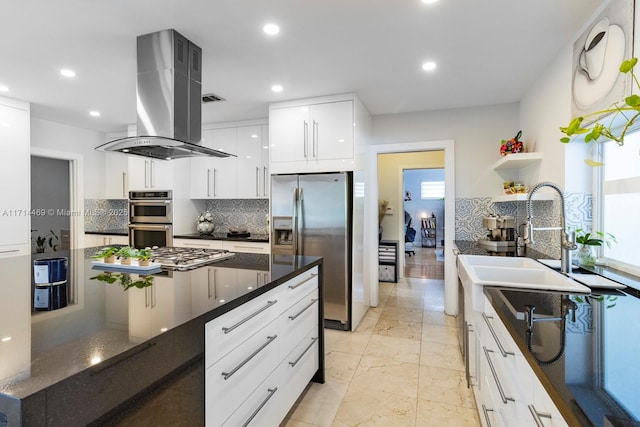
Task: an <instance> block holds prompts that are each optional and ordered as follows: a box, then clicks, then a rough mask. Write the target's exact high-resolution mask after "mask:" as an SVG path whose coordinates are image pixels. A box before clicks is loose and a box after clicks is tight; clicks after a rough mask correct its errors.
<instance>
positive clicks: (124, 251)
mask: <svg viewBox="0 0 640 427" xmlns="http://www.w3.org/2000/svg"><path fill="white" fill-rule="evenodd" d="M116 255H117V256H118V258H119V259H120V264H122V265H131V258H135V257H136V250H135V249H133V248H132V247H130V246H123V247H121V248H120V249H119V250H118V252H117V253H116Z"/></svg>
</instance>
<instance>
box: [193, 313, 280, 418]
mask: <svg viewBox="0 0 640 427" xmlns="http://www.w3.org/2000/svg"><path fill="white" fill-rule="evenodd" d="M277 365H278V322H277V321H275V320H274V321H272V322H271V323H269V324H268V325H267V326H265V327H264V328H262V329H261V330H260V331H258V332H257V333H256V334H255V335H253V336H252V337H251V338H249V339H248V340H246V341H245V342H243V343H242V344H241V345H240V346H238V347H237V348H236V349H235V350H233V351H232V352H231V353H229V354H227V355H226V356H224V357H223V358H222V359H220V360H219V361H217V362H216V363H214V364H213V365H212V366H210V367H209V368H207V369H206V372H205V384H206V386H205V417H206V424H207V426H217V425H221V424H222V423H223V422H224V420H226V419H227V418H228V417H229V416H230V415H231V414H232V413H233V411H234V410H235V408H238V407H239V406H240V405H241V404H242V402H244V401H245V400H246V399H247V398H248V397H249V395H251V393H252V392H253V391H254V390H256V388H257V387H258V386H259V385H260V384H261V383H262V382H263V381H264V380H265V379H266V378H267V377H268V376H269V375H270V374H271V372H273V371H274V369H275V368H276V367H277Z"/></svg>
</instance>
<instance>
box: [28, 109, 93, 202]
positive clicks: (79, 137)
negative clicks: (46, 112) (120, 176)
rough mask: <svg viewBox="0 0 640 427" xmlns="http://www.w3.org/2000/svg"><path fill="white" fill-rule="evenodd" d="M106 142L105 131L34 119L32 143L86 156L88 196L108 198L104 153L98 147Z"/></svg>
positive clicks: (85, 179)
mask: <svg viewBox="0 0 640 427" xmlns="http://www.w3.org/2000/svg"><path fill="white" fill-rule="evenodd" d="M103 142H104V134H102V133H100V132H95V131H91V130H86V129H81V128H77V127H73V126H68V125H63V124H60V123H56V122H51V121H48V120H43V119H39V118H37V117H32V118H31V146H32V147H39V148H45V149H48V150H55V151H62V152H68V153H76V154H79V155H82V156H83V159H84V171H83V172H84V177H83V178H82V179H83V181H84V197H85V198H87V199H100V198H103V197H104V154H103V153H101V152H98V151H95V150H94V148H95V147H96V146H98V145H100V144H102V143H103Z"/></svg>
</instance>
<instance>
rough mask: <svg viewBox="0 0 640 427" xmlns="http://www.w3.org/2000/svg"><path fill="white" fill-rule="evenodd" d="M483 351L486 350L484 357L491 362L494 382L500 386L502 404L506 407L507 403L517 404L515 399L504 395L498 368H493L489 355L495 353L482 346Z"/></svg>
mask: <svg viewBox="0 0 640 427" xmlns="http://www.w3.org/2000/svg"><path fill="white" fill-rule="evenodd" d="M482 349H483V350H484V355H485V356H487V362H489V369H491V375H492V376H493V380H494V381H495V382H496V385H497V386H498V393H500V398H501V399H502V403H504V404H505V405H506V404H507V401H509V400H510V401H512V402H515V401H516V400H515V399H514V398H513V397H507V396H506V395H505V394H504V390H502V384H500V380H499V379H498V374H496V368H494V367H493V362H492V361H491V358H490V357H489V353H493V350H487V347H485V346H482Z"/></svg>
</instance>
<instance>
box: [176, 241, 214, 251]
mask: <svg viewBox="0 0 640 427" xmlns="http://www.w3.org/2000/svg"><path fill="white" fill-rule="evenodd" d="M173 246H175V247H176V248H205V249H224V248H223V246H224V243H223V241H222V240H207V239H173Z"/></svg>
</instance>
